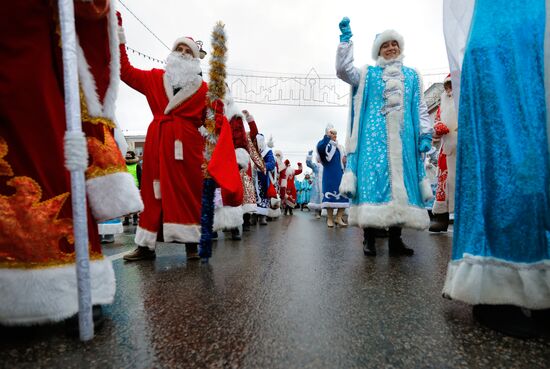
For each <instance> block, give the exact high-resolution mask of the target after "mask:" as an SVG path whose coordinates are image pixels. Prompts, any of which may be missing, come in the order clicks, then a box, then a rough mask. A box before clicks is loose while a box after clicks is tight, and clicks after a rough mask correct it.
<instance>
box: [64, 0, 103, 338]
mask: <svg viewBox="0 0 550 369" xmlns="http://www.w3.org/2000/svg"><path fill="white" fill-rule="evenodd" d="M58 4H59V21H60V25H61V40H62V45H63V78H64V87H65V114H66V119H67V136H66V142H67V138H68V137H72V138H73V140H72V141H73V142H72V146H73V149H74V148H75V147H74V146H75V145H76V146H80V147H79V148H77V151H80V152H85V151H86V149H87V148H86V140H85V139H84V136H83V134H82V122H81V119H80V94H79V87H78V68H77V53H76V29H75V21H74V5H73V0H59V3H58ZM75 137H76V138H77V139H76V140H74V138H75ZM82 146H83V147H82ZM65 150H66V152H65V157H66V158H68V155H70V154H68V153H67V144H65ZM86 156H87V155H85V156H84V157H86ZM68 159H70V158H68ZM73 159H74V158H73ZM86 165H87V163H85V162H84V160H81V161H80V162H78V163H76V164H75V163H73V165H71V166H70V168H69V169H70V170H71V198H72V206H73V227H74V238H75V251H76V277H77V283H78V327H79V331H80V340H82V341H88V340H91V339H92V338H93V337H94V324H93V319H92V294H91V283H90V258H89V254H88V222H87V212H86V182H85V177H84V171H85V169H86Z"/></svg>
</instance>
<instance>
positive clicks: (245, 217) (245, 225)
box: [243, 213, 250, 232]
mask: <svg viewBox="0 0 550 369" xmlns="http://www.w3.org/2000/svg"><path fill="white" fill-rule="evenodd" d="M248 231H250V214H248V213H246V214H243V232H248Z"/></svg>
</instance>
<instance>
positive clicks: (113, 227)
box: [97, 222, 124, 235]
mask: <svg viewBox="0 0 550 369" xmlns="http://www.w3.org/2000/svg"><path fill="white" fill-rule="evenodd" d="M97 230H98V232H99V234H100V235H106V234H120V233H124V227H122V222H118V223H99V224H98V225H97Z"/></svg>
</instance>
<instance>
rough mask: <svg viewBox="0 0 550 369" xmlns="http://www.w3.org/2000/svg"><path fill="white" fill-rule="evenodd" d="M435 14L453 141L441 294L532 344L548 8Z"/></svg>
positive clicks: (543, 183)
mask: <svg viewBox="0 0 550 369" xmlns="http://www.w3.org/2000/svg"><path fill="white" fill-rule="evenodd" d="M474 6H475V11H474ZM444 10H445V12H444V14H445V22H444V24H446V23H449V24H451V23H452V24H453V27H446V29H445V36H446V37H445V40H446V42H447V51H448V54H449V61H450V64H451V76H452V80H453V95H454V97H455V100H456V101H457V102H458V103H459V105H458V122H459V125H460V135H459V136H458V146H457V162H456V165H457V178H456V207H455V214H456V216H455V223H454V234H453V238H454V239H453V252H452V257H451V261H450V263H449V266H448V270H447V278H446V281H445V286H444V288H443V294H444V296H447V297H449V298H452V299H454V300H459V301H463V302H466V303H468V304H471V305H473V315H474V318H476V319H477V320H478V321H479V322H481V323H482V324H484V325H486V326H488V327H490V328H492V329H495V330H498V331H500V332H502V333H504V334H507V335H512V336H518V337H530V336H531V337H532V336H537V335H540V334H541V332H540V329H541V327H542V326H543V324H544V321H546V324H549V323H550V257H549V251H550V157H549V155H550V131H549V129H550V125H549V123H548V122H549V119H548V106H549V105H548V103H549V96H550V94H549V93H548V92H549V91H548V83H547V77H548V76H547V73H548V65H549V64H548V55H547V50H546V47H547V45H548V44H547V41H548V23H547V22H548V19H549V18H548V11H549V9H548V8H547V7H546V3H545V2H544V1H542V0H521V1H520V0H511V1H504V0H477V1H475V2H474V1H466V2H463V3H459V4H457V3H456V2H451V1H446V2H445V3H444ZM459 29H460V30H466V31H467V32H466V33H462V32H457V30H459ZM545 30H546V31H545ZM525 309H530V310H531V311H530V314H529V315H526V314H525ZM547 327H548V325H547Z"/></svg>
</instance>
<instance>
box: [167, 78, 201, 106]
mask: <svg viewBox="0 0 550 369" xmlns="http://www.w3.org/2000/svg"><path fill="white" fill-rule="evenodd" d="M162 81H163V83H164V91H165V92H166V96H167V97H168V105H166V108H165V109H164V114H168V113H170V112H171V111H172V110H174V109H175V108H177V107H178V106H180V105H181V103H183V102H184V101H185V100H187V99H188V98H189V97H191V96H192V95H194V94H195V92H197V91H198V90H199V88H200V87H201V85H202V77H201V76H199V75H197V78H195V79H192V80H191V81H190V82H189V83H188V84H187V85H185V86H184V87H182V89H181V90H179V91H178V93H177V94H175V95H174V89H173V88H172V85H171V84H170V81H168V76H167V75H166V73H164V74H163V75H162Z"/></svg>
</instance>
